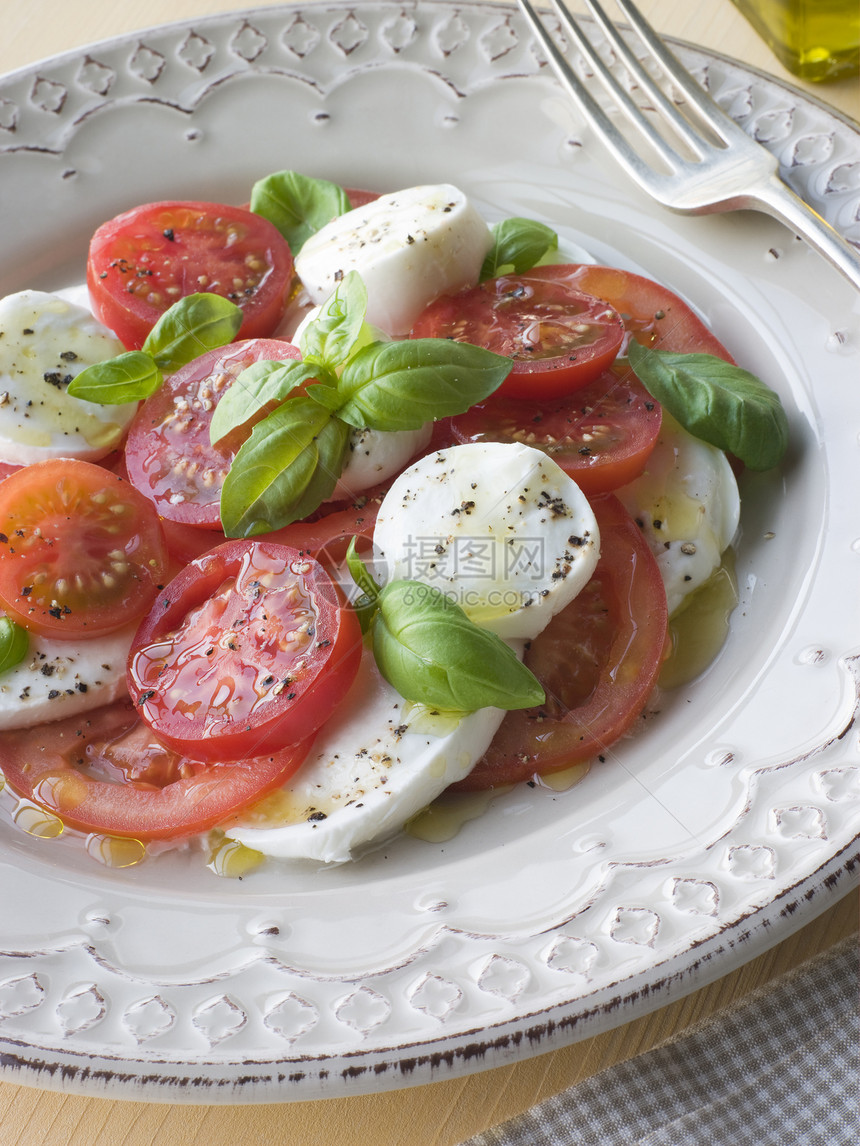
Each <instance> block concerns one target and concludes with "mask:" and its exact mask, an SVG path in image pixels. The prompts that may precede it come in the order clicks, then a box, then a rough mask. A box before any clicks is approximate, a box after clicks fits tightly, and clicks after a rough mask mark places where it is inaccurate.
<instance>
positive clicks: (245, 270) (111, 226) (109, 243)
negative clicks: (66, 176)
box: [87, 200, 293, 349]
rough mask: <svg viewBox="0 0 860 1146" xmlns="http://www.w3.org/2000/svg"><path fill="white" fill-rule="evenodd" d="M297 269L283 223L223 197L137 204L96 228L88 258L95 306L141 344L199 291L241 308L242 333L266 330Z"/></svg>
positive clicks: (121, 333) (129, 342)
mask: <svg viewBox="0 0 860 1146" xmlns="http://www.w3.org/2000/svg"><path fill="white" fill-rule="evenodd" d="M292 276H293V258H292V255H291V254H290V248H289V246H288V245H287V242H286V240H285V239H284V238H283V236H282V235H281V233H280V231H278V229H277V227H275V226H274V225H273V224H272V223H270V222H269V221H268V219H264V218H263V217H262V216H260V215H255V214H253V213H252V212H251V211H248V210H246V209H245V208H244V207H232V206H228V205H226V204H224V203H201V202H196V201H194V202H182V201H173V200H171V201H166V202H160V203H144V204H142V205H141V206H140V207H134V208H133V209H132V210H130V211H125V212H124V213H123V214H121V215H117V216H116V217H115V218H113V219H110V220H108V221H107V222H106V223H103V224H102V225H101V226H100V227H99V228H98V230H97V231H96V232H95V234H94V235H93V237H92V240H91V241H90V250H89V259H88V261H87V286H88V287H89V292H90V300H91V302H92V307H93V310H94V312H95V314H96V316H97V317H98V318H100V319H101V321H102V322H103V323H104V324H105V326H108V327H110V329H111V330H113V331H114V332H115V333H116V335H117V337H118V338H119V339H120V341H121V342H122V343H123V344H124V345H125V346H127V347H128V348H129V349H138V348H140V346H142V345H143V342H144V339H145V338H146V336H147V334H149V332H150V330H151V329H152V327H153V326H154V325H155V323H156V322H157V321H158V319H159V318H160V317H161V315H162V314H163V313H164V311H165V310H167V309H168V307H170V306H172V305H173V303H175V302H177V301H178V300H179V299H180V298H184V297H185V296H186V295H189V294H196V293H197V292H199V291H207V292H211V293H213V294H220V295H223V296H224V297H225V298H229V299H230V300H231V301H233V302H235V303H236V305H237V306H240V307H241V308H242V314H243V317H242V326H241V328H240V330H239V337H240V338H263V337H265V336H266V335H268V334H270V333H271V332H272V331H273V330H274V329H275V327H276V326H277V324H278V322H279V320H280V318H281V315H282V314H283V311H284V306H285V304H286V299H287V295H288V294H289V290H290V286H291V283H292Z"/></svg>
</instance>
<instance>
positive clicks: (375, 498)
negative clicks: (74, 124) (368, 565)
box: [266, 490, 385, 570]
mask: <svg viewBox="0 0 860 1146" xmlns="http://www.w3.org/2000/svg"><path fill="white" fill-rule="evenodd" d="M384 492H385V491H384V490H383V491H382V492H381V493H376V494H374V493H368V494H367V496H366V497H360V498H358V499H357V501H355V502H353V504H352V505H350V506H348V507H347V508H345V509H344V508H342V504H343V503H335V504H334V505H333V506H332V508H331V509H330V510H329V511H328V512H325V509H326V507H325V506H323V507H321V508H322V509H323V511H324V512H317V513H316V514H314V515H313V519H311V518H306V519H305V520H304V521H294V522H292V524H290V525H286V526H284V528H283V529H278V530H275V532H274V533H267V534H266V540H267V541H277V542H279V543H280V544H281V545H289V546H291V547H292V548H293V549H298V551H299V552H300V553H303V554H308V555H310V556H311V557H313V558H314V559H315V560H317V561H321V562H322V564H323V565H325V566H326V568H327V569H329V570H331V569H333V568H334V567H335V566H337V565H338V564H339V563H340V562H342V561H344V560H345V559H346V551H347V549H348V548H349V543H350V541H351V540H352V539H353V537H356V538H358V548H359V551H361V549H362V548H367V545H366V544H364V545H362V542H363V543H368V542H370V541H372V540H373V529H374V526H375V525H376V515H377V513H379V507H380V505H381V504H382V498H383V496H384Z"/></svg>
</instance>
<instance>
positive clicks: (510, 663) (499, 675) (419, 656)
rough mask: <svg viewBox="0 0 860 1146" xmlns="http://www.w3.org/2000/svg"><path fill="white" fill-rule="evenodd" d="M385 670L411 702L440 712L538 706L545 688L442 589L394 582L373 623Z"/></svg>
mask: <svg viewBox="0 0 860 1146" xmlns="http://www.w3.org/2000/svg"><path fill="white" fill-rule="evenodd" d="M372 632H373V653H374V656H375V658H376V663H377V666H378V667H379V671H380V672H381V673H382V675H383V676H384V677H385V679H386V680H387V681H388V683H389V684H390V685H392V687H394V688H396V689H397V691H398V692H399V693H400V695H401V696H403V697H405V699H406V700H411V701H413V702H415V703H417V704H426V705H429V706H431V707H432V708H438V709H446V710H451V709H454V710H459V711H465V712H473V711H474V710H475V709H478V708H487V707H490V706H492V707H494V708H504V709H517V708H531V707H532V706H533V705H536V704H540V703H542V702H543V700H544V690H543V688H542V687H541V685H540V682H539V681H538V680H537V678H536V677H535V676H534V675H533V674H532V672H531V671H530V670H529V669H527V668H526V667H525V665H524V664H522V663H521V661H519V660H518V659H517V657H516V655H515V653H514V652H513V650H512V649H511V648H510V647H509V646H508V645H506V644H505V642H504V641H503V640H502V639H501V637H498V636H496V634H495V633H491V632H490V631H489V630H488V629H482V628H481V627H480V626H479V625H476V624H475V623H474V622H473V621H470V620H469V618H468V617H467V616H466V614H465V613H464V612H463V610H462V609H461V608H460V606H459V605H457V604H455V602H453V601H451V600H449V598H448V597H446V596H445V594H444V593H442V592H441V591H440V590H439V589H437V588H435V586H432V585H424V584H422V583H421V582H420V581H392V582H390V583H389V584H388V585H386V586H385V588H384V589H383V590H382V592H381V593H380V594H379V598H378V612H377V615H376V618H375V620H374V622H373V629H372Z"/></svg>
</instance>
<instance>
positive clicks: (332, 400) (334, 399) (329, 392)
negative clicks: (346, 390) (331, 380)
mask: <svg viewBox="0 0 860 1146" xmlns="http://www.w3.org/2000/svg"><path fill="white" fill-rule="evenodd" d="M305 393H306V394H307V396H308V397H309V398H313V400H314V401H315V402H319V404H320V405H321V406H325V408H326V409H327V410H329V411H330V412H331V413H332V414H335V413H337V411H338V410H339V409H340V408H341V406H342V405H343V398H342V397H341V395H340V391H339V390H338V388H337V386H331V385H329V384H328V383H322V382H318V383H314V385H313V386H307V387H306V388H305Z"/></svg>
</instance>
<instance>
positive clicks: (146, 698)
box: [127, 540, 361, 760]
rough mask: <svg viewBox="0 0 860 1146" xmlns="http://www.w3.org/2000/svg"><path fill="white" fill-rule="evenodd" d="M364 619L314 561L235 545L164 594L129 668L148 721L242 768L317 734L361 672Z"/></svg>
mask: <svg viewBox="0 0 860 1146" xmlns="http://www.w3.org/2000/svg"><path fill="white" fill-rule="evenodd" d="M360 658H361V631H360V628H359V624H358V621H357V619H356V615H355V613H354V611H353V610H352V609H351V608H349V607H347V606H345V605H344V601H343V597H342V596H341V595H340V593H339V592H338V590H337V588H336V587H335V585H334V584H333V583H332V581H331V580H330V578H329V576H328V574H327V573H326V571H325V570H324V569H323V567H322V566H321V565H320V564H319V563H318V562H316V561H314V560H313V558H310V557H308V556H306V555H303V554H300V553H299V552H298V551H297V550H295V549H292V548H290V547H288V546H286V545H278V544H276V543H274V542H270V541H268V540H249V541H246V540H241V541H228V542H225V544H223V545H221V546H219V547H218V548H217V549H213V550H211V551H210V552H209V553H205V554H203V555H202V556H201V557H199V558H197V559H196V560H194V561H192V562H191V564H190V565H188V566H186V568H185V569H184V570H183V571H182V572H181V573H180V574H179V575H178V576H177V577H176V578H175V579H174V580H173V581H172V582H171V583H170V584H169V585H168V586H167V588H166V589H165V590H164V591H163V592H162V593H160V594H159V596H158V599H157V601H156V603H155V605H154V606H153V608H152V610H151V612H150V613H149V615H148V616H147V617H146V618H145V619H144V621H143V622H142V623H141V625H140V627H139V629H138V631H137V634H136V636H135V638H134V641H133V642H132V647H131V652H130V653H129V659H128V677H127V679H128V690H129V694H130V695H131V697H132V699H133V700H134V701H135V703H136V704H137V706H138V711H139V712H140V715H141V718H142V719H143V720H144V721H145V722H146V723H147V724H148V725H149V726H150V727H151V728H152V730H153V731H154V732H155V733H156V734H157V735H158V737H159V739H161V740H163V741H164V742H165V743H167V744H169V745H170V746H171V747H172V748H174V749H176V751H178V752H182V753H183V754H185V755H187V756H190V757H192V758H193V759H196V760H237V759H239V758H241V757H244V756H257V755H260V754H261V753H265V752H272V751H276V750H278V749H280V748H284V747H287V746H288V745H290V744H297V743H298V742H299V741H301V740H304V739H306V738H307V737H308V736H311V735H312V734H313V733H314V732H316V730H317V729H318V728H319V727H320V726H321V725H322V724H323V722H324V721H325V720H327V719H328V717H329V716H330V715H331V713H332V712H333V711H334V709H335V707H336V706H337V705H338V704H339V703H340V701H341V699H342V698H343V696H344V694H345V692H346V690H347V689H348V687H349V685H350V684H351V683H352V680H353V678H354V676H355V674H356V672H357V671H358V664H359V660H360Z"/></svg>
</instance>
